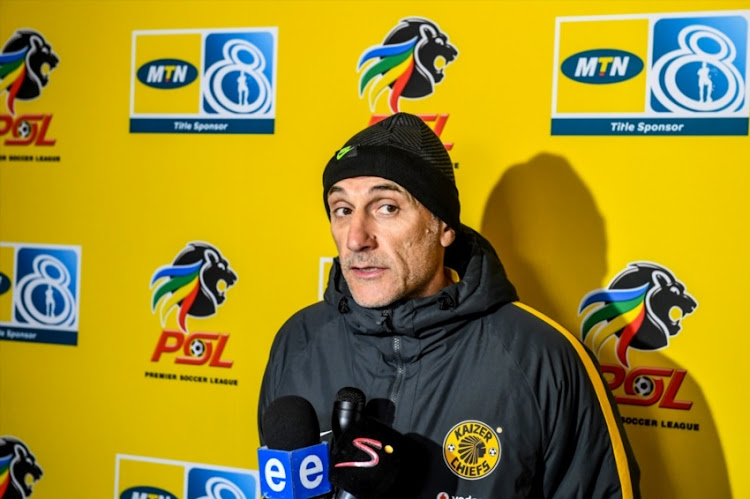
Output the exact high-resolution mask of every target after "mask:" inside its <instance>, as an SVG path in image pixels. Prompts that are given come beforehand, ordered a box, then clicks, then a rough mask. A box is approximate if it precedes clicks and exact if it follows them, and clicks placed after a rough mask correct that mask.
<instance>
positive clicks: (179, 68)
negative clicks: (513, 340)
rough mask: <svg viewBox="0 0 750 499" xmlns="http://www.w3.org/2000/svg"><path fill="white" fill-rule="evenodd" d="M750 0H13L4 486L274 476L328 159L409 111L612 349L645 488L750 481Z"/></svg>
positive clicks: (0, 417)
mask: <svg viewBox="0 0 750 499" xmlns="http://www.w3.org/2000/svg"><path fill="white" fill-rule="evenodd" d="M748 9H749V6H748V4H747V2H742V1H708V0H706V1H695V2H689V3H685V2H673V1H653V2H639V1H633V2H617V1H614V2H607V3H601V2H600V3H596V2H593V3H592V2H584V1H559V2H525V1H462V2H458V1H445V2H426V1H406V2H375V1H361V2H327V1H273V2H272V1H247V2H237V1H215V2H213V1H212V2H209V1H207V0H202V1H179V2H178V1H176V0H174V1H171V0H165V1H161V2H139V1H127V0H113V1H108V2H95V1H83V2H82V1H67V0H56V1H52V0H37V1H34V2H28V1H20V0H6V1H3V2H2V3H0V47H1V48H0V51H1V52H0V497H2V498H6V497H7V498H9V497H33V498H58V497H92V498H94V497H95V498H101V497H115V498H117V499H122V498H127V499H131V498H132V497H134V496H138V497H142V496H148V495H149V494H151V495H152V496H154V497H159V496H161V497H173V498H178V497H179V498H187V499H198V498H206V497H208V498H218V497H222V498H225V497H236V498H241V497H245V498H251V497H252V498H255V497H258V494H259V493H258V490H259V486H258V471H257V467H258V463H257V457H256V449H257V447H258V432H257V415H256V410H257V400H258V392H259V387H260V382H261V378H262V374H263V369H264V367H265V363H266V360H267V357H268V352H269V349H270V345H271V342H272V340H273V337H274V334H275V333H276V331H277V330H278V328H279V327H280V326H281V325H282V324H283V322H284V321H285V320H286V319H287V318H288V317H289V316H290V315H291V314H292V313H294V312H295V311H297V310H298V309H300V308H302V307H304V306H306V305H309V304H311V303H313V302H315V301H316V300H318V299H320V298H321V293H322V289H323V287H324V286H325V283H326V281H327V275H328V270H329V269H330V265H331V259H332V258H333V257H335V256H336V250H335V246H334V245H333V243H332V240H331V237H330V232H329V228H328V220H327V218H326V216H325V213H324V207H323V203H321V180H320V179H321V173H322V170H323V167H324V165H325V163H326V162H327V161H328V159H329V158H330V157H331V155H332V154H333V153H334V151H336V150H337V149H338V148H339V147H340V146H341V144H343V143H344V141H345V140H346V139H347V138H348V137H350V136H351V135H352V134H353V133H355V132H356V131H358V130H360V129H361V128H363V127H364V126H366V125H367V124H369V123H374V122H376V121H378V120H381V119H383V118H385V117H387V116H389V115H391V114H392V113H394V112H397V111H406V112H410V113H414V114H417V115H419V116H420V117H421V118H422V119H423V120H424V121H425V122H426V123H427V124H428V125H429V126H431V127H432V128H433V129H434V130H435V132H436V133H437V134H438V135H439V136H440V138H441V140H442V141H443V142H444V144H445V147H446V148H447V149H448V150H449V151H450V154H451V157H452V159H453V161H454V163H455V164H454V169H455V176H456V179H457V184H458V187H459V190H460V192H461V199H462V217H463V221H464V223H466V224H467V225H470V226H472V227H474V228H476V229H477V230H479V231H480V232H482V233H483V234H484V235H485V236H486V237H488V238H489V239H490V241H491V242H492V243H493V245H494V246H495V247H496V249H497V250H498V253H499V254H500V256H501V258H502V260H503V262H504V264H505V267H506V270H507V272H508V274H509V276H510V278H511V280H512V281H513V282H514V283H515V284H516V286H517V288H518V291H519V294H520V296H521V298H522V300H523V301H524V302H526V303H528V304H529V305H531V306H533V307H535V308H537V309H539V310H540V311H542V312H543V313H545V314H547V315H549V316H550V317H551V318H552V319H554V320H555V321H557V322H559V323H560V324H562V325H563V326H564V327H565V328H567V329H568V330H570V331H571V332H573V333H575V334H576V335H577V336H578V337H579V338H580V339H581V341H583V342H584V343H585V344H586V346H587V347H589V348H590V349H591V350H592V351H593V352H594V354H595V355H596V356H597V358H598V359H599V361H600V363H601V367H602V372H603V374H604V376H605V377H606V379H607V381H608V382H609V384H610V386H611V388H612V390H613V393H614V395H615V398H616V401H617V403H618V405H619V408H620V412H621V414H622V417H623V422H624V424H625V428H626V431H627V432H628V435H629V437H630V440H631V442H632V444H633V446H634V450H635V453H636V457H637V458H638V461H639V463H640V467H641V471H642V489H643V496H644V497H645V498H652V497H658V498H680V499H684V498H704V497H746V496H748V495H750V478H748V475H747V473H746V472H745V468H746V465H745V461H746V460H745V458H744V455H745V450H746V449H747V448H748V447H749V446H750V437H748V432H747V430H746V428H747V425H746V422H745V420H746V416H747V413H748V410H750V405H749V404H748V402H747V401H746V399H745V396H744V394H745V390H744V388H743V380H744V379H745V378H746V377H747V375H746V367H745V365H746V362H745V361H744V360H743V359H744V357H745V352H746V351H747V350H748V348H749V347H750V343H749V342H748V340H747V335H746V334H745V332H744V327H743V321H744V311H745V310H746V309H747V307H746V304H745V302H746V299H745V297H746V294H747V293H746V290H745V283H746V282H747V280H748V277H750V264H749V263H748V259H747V254H748V252H749V251H748V250H750V248H749V247H748V239H747V238H746V237H744V232H745V230H746V227H747V219H748V215H749V214H750V213H749V210H748V208H747V203H746V198H747V192H748V190H749V189H750V173H748V165H750V139H749V138H748V116H749V109H750V93H749V90H748V81H750V80H749V79H748V66H749V64H748V54H750V49H749V48H748V40H749V39H750V37H749V36H748V25H749V24H750V10H748ZM459 355H460V353H459ZM499 438H500V440H501V441H500V444H502V435H500V436H499ZM439 444H440V443H439V442H438V445H439ZM502 467H503V462H502V457H501V458H500V459H499V461H498V462H497V469H498V470H500V471H501V470H502ZM435 496H436V497H437V496H440V497H451V496H452V495H451V491H449V490H445V491H435ZM479 499H490V498H479Z"/></svg>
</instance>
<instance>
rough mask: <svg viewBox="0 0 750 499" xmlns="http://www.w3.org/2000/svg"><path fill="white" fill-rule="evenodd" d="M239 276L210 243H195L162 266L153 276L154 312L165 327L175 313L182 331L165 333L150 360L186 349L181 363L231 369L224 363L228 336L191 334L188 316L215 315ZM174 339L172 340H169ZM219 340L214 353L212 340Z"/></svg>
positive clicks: (202, 316)
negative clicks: (169, 263) (188, 326)
mask: <svg viewBox="0 0 750 499" xmlns="http://www.w3.org/2000/svg"><path fill="white" fill-rule="evenodd" d="M236 281H237V274H235V273H234V271H232V269H231V268H229V262H228V261H227V260H226V259H225V258H224V257H223V256H222V255H221V253H220V252H219V250H218V249H217V248H215V247H214V246H211V245H210V244H206V243H202V242H192V243H189V244H188V245H187V247H186V248H185V249H184V250H183V251H182V252H180V254H178V255H177V257H176V258H175V259H174V262H173V263H172V264H171V265H165V266H163V267H160V268H159V269H158V270H157V271H156V272H154V275H153V276H152V277H151V287H152V288H153V295H152V298H151V311H152V312H153V313H157V309H158V314H159V317H160V319H161V324H162V327H165V326H166V323H167V318H168V317H169V316H170V315H171V314H172V312H173V311H174V312H175V314H176V315H177V324H178V326H179V328H180V331H170V330H167V329H165V330H164V331H162V334H161V337H160V338H159V342H158V344H157V346H156V350H155V351H154V354H153V355H152V357H151V360H152V361H153V362H158V361H159V358H160V357H161V354H162V353H165V352H176V351H178V350H180V348H182V349H183V353H184V355H183V356H180V357H177V359H176V360H175V362H177V363H180V364H194V365H202V364H205V363H206V362H207V361H208V360H209V359H210V360H211V362H210V365H211V366H214V367H231V365H232V361H223V360H221V354H222V352H223V350H224V347H225V345H226V342H227V340H228V339H229V335H228V334H221V335H220V334H218V333H206V332H196V333H188V328H187V317H188V316H190V317H198V318H206V317H211V316H213V315H215V314H216V309H217V307H219V306H220V305H222V304H223V303H224V301H225V299H226V291H227V290H228V289H229V288H230V287H232V286H234V284H235V282H236ZM170 340H173V341H170ZM214 340H218V345H217V347H216V351H215V353H212V350H213V343H212V342H213V341H214Z"/></svg>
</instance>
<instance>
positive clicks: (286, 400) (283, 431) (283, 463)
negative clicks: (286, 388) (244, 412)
mask: <svg viewBox="0 0 750 499" xmlns="http://www.w3.org/2000/svg"><path fill="white" fill-rule="evenodd" d="M261 429H262V430H263V439H264V441H265V443H266V444H267V445H266V446H265V447H261V448H260V449H258V468H259V472H260V490H261V494H262V496H263V497H266V498H270V499H311V498H317V497H321V496H323V495H324V494H327V493H329V492H330V491H331V484H330V482H329V481H328V463H329V449H328V445H327V444H325V443H320V425H319V423H318V416H317V414H316V413H315V409H314V408H313V406H312V404H310V402H308V401H307V400H306V399H304V398H302V397H298V396H296V395H289V396H285V397H279V398H278V399H276V400H274V401H273V402H271V404H270V405H269V406H268V408H267V409H266V412H265V413H264V414H263V420H262V422H261Z"/></svg>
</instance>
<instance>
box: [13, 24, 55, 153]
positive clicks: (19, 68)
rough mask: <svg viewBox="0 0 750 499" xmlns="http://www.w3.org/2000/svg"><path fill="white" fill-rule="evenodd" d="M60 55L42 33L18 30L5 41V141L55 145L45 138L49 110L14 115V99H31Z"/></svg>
mask: <svg viewBox="0 0 750 499" xmlns="http://www.w3.org/2000/svg"><path fill="white" fill-rule="evenodd" d="M59 61H60V59H59V58H58V57H57V55H56V54H55V53H54V52H53V51H52V47H51V46H50V44H49V43H47V41H46V40H45V39H44V36H42V35H41V33H39V32H37V31H33V30H18V31H16V32H15V34H14V35H13V36H11V38H10V39H9V40H8V41H7V42H6V43H5V46H4V47H3V49H2V52H1V53H0V95H2V94H3V93H6V92H7V97H6V100H5V103H6V106H7V109H8V112H9V113H10V114H9V115H7V114H5V115H0V136H3V135H7V134H8V133H10V135H11V138H8V139H6V140H5V144H6V145H30V144H32V143H34V144H35V145H40V146H51V145H54V143H55V140H54V139H53V140H49V139H47V138H46V134H47V128H48V127H49V124H50V121H51V120H52V115H51V114H24V115H21V116H18V117H17V118H15V115H16V99H18V100H34V99H36V98H37V97H39V96H40V95H41V93H42V88H44V87H46V86H47V83H49V74H50V73H51V72H52V70H53V69H55V68H56V67H57V63H58V62H59Z"/></svg>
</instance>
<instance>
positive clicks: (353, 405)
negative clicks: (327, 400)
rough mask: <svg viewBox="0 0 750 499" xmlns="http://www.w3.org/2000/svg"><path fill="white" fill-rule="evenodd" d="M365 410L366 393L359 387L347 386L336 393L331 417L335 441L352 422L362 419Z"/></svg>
mask: <svg viewBox="0 0 750 499" xmlns="http://www.w3.org/2000/svg"><path fill="white" fill-rule="evenodd" d="M364 410H365V394H364V393H362V390H360V389H359V388H353V387H351V386H347V387H344V388H342V389H341V390H339V391H338V393H337V394H336V401H335V402H334V403H333V414H332V417H331V430H332V431H333V439H334V441H335V440H336V439H337V438H339V437H340V436H341V434H342V433H343V432H345V431H346V430H347V429H348V428H349V426H350V425H351V424H352V423H356V422H358V421H360V420H361V419H362V414H363V413H364Z"/></svg>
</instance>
